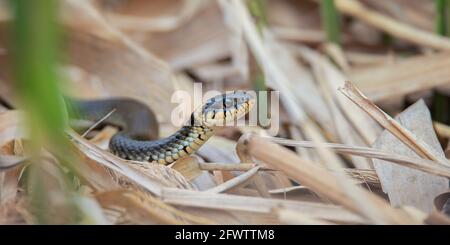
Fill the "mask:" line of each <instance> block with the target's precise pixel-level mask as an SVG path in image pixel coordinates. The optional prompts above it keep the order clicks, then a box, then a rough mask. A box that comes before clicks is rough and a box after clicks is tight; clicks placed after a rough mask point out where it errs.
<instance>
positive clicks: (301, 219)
mask: <svg viewBox="0 0 450 245" xmlns="http://www.w3.org/2000/svg"><path fill="white" fill-rule="evenodd" d="M275 213H276V214H277V216H278V219H279V220H280V222H281V223H284V224H287V225H333V223H330V222H327V221H324V220H319V219H316V218H313V217H310V216H309V215H308V214H304V213H300V212H296V211H293V210H286V209H275Z"/></svg>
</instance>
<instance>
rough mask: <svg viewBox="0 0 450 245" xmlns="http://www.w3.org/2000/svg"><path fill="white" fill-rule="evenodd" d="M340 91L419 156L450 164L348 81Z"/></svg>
mask: <svg viewBox="0 0 450 245" xmlns="http://www.w3.org/2000/svg"><path fill="white" fill-rule="evenodd" d="M339 91H341V92H342V93H343V94H344V95H345V96H346V97H347V98H349V99H350V100H351V101H353V103H355V104H356V105H358V106H359V107H360V108H361V109H363V110H364V111H365V112H366V113H367V114H369V115H370V116H371V117H372V118H373V119H374V120H375V121H377V122H378V123H379V124H380V125H381V126H382V127H384V128H385V129H387V130H388V131H389V132H391V133H392V134H393V135H394V136H396V137H397V138H398V139H399V140H400V141H402V142H403V143H404V144H405V145H407V146H408V147H409V148H411V149H412V150H413V151H414V152H416V153H417V154H418V155H419V156H421V157H423V158H426V159H430V160H433V161H437V162H439V163H441V164H443V165H446V166H448V165H449V164H450V163H449V162H448V160H447V159H445V158H443V157H441V156H439V154H436V153H435V151H434V150H433V148H431V147H430V146H429V145H428V144H426V143H425V142H423V141H421V140H419V139H418V138H417V137H416V136H415V135H414V134H413V133H412V132H411V131H409V130H408V129H406V128H404V127H403V126H402V125H400V123H398V122H397V121H396V120H394V119H393V118H392V117H391V116H389V115H388V114H386V113H385V112H384V111H382V110H381V109H380V108H379V107H378V106H376V105H375V104H374V103H373V102H372V101H370V100H369V99H368V98H367V97H366V96H364V94H363V93H362V92H361V91H360V90H359V89H358V88H356V87H355V86H354V85H353V84H352V83H351V82H349V81H347V82H346V83H345V85H344V86H343V87H341V88H340V89H339Z"/></svg>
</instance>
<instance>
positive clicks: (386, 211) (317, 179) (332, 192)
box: [243, 134, 422, 224]
mask: <svg viewBox="0 0 450 245" xmlns="http://www.w3.org/2000/svg"><path fill="white" fill-rule="evenodd" d="M243 137H245V143H246V146H247V151H248V153H249V154H250V155H252V156H253V157H254V158H257V159H259V160H261V161H264V162H265V163H266V164H268V165H270V166H272V167H274V168H276V169H279V170H280V171H283V172H284V173H286V174H287V175H288V176H289V177H290V178H292V179H294V180H295V181H297V182H298V183H302V185H305V186H307V187H308V188H310V189H311V190H313V191H314V192H316V193H318V194H320V195H322V196H324V197H326V198H328V199H329V200H330V201H332V202H333V203H336V204H340V205H342V206H344V207H345V208H347V209H349V210H351V211H353V212H356V213H359V214H360V215H363V216H365V215H364V214H362V213H360V208H359V207H358V205H366V203H355V202H353V201H352V200H351V199H349V198H347V193H345V192H344V191H343V189H342V188H340V187H339V186H340V185H339V183H337V181H336V179H335V176H333V175H332V174H331V173H330V172H328V171H327V170H326V169H324V168H321V167H319V166H317V165H316V164H314V163H311V162H309V161H306V160H305V159H302V158H300V157H298V156H297V155H296V154H295V153H293V152H291V151H289V150H288V149H286V148H283V147H281V146H279V145H277V144H273V143H270V142H267V141H266V140H264V139H262V138H261V137H259V136H256V135H253V134H248V135H245V136H243ZM268 149H270V150H268ZM280 156H282V157H280ZM356 188H360V187H356ZM360 192H361V194H362V195H363V197H364V199H365V200H367V202H371V204H372V205H373V206H375V207H376V209H377V210H373V211H374V212H376V213H377V214H379V215H380V217H379V218H380V220H383V221H384V222H386V223H389V224H420V223H422V221H420V220H417V219H414V218H413V217H411V216H409V215H408V214H406V213H405V212H404V211H402V210H396V209H394V208H392V207H391V206H390V205H389V203H387V202H386V201H385V200H383V199H382V198H380V197H378V196H376V195H375V194H372V193H370V192H367V191H365V190H363V189H362V188H361V190H360Z"/></svg>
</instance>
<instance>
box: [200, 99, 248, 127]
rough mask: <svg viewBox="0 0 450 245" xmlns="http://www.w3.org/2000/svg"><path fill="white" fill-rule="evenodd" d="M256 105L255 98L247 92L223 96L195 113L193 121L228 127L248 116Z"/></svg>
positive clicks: (208, 101) (209, 101) (207, 102)
mask: <svg viewBox="0 0 450 245" xmlns="http://www.w3.org/2000/svg"><path fill="white" fill-rule="evenodd" d="M254 104H255V98H253V96H252V95H250V94H249V93H247V92H245V91H233V92H229V93H225V94H221V95H218V96H215V97H213V98H210V99H209V100H207V101H206V103H205V104H204V105H203V106H202V107H200V108H199V109H197V110H196V111H194V113H193V114H192V118H191V120H194V121H195V123H201V124H202V125H206V126H228V125H227V123H228V122H235V121H236V120H237V119H239V118H241V117H243V116H244V115H245V114H247V113H248V112H249V111H250V110H251V109H252V108H253V105H254ZM230 126H232V125H230ZM233 126H234V125H233Z"/></svg>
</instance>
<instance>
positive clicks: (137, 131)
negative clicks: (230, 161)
mask: <svg viewBox="0 0 450 245" xmlns="http://www.w3.org/2000/svg"><path fill="white" fill-rule="evenodd" d="M70 104H71V105H72V106H71V107H72V111H73V112H74V113H72V115H71V117H72V118H78V119H86V120H89V121H98V120H100V119H101V118H102V117H104V116H105V115H106V114H108V113H109V112H111V111H113V110H114V113H113V114H111V116H110V117H108V118H107V119H105V121H104V123H106V124H112V125H115V126H118V127H120V128H121V131H120V132H118V133H117V134H115V135H114V136H113V137H112V138H111V140H110V143H109V150H110V151H111V152H112V153H114V154H115V155H117V156H119V157H121V158H124V159H127V160H134V161H148V162H157V163H160V164H170V163H172V162H174V161H176V160H178V159H180V158H182V157H184V156H187V155H190V154H191V153H193V152H195V151H196V150H197V149H199V148H200V147H201V146H202V145H203V144H204V143H205V142H206V141H207V140H208V139H209V138H210V137H211V136H212V135H213V132H214V128H215V127H216V126H222V125H223V123H225V122H230V121H235V120H237V119H238V118H240V117H242V116H244V115H245V114H246V113H247V112H249V111H250V109H251V108H252V106H253V104H254V98H253V97H252V96H251V95H249V94H248V93H246V92H244V91H234V92H232V93H227V94H222V95H219V96H216V97H213V98H211V99H209V100H208V101H207V102H206V103H205V104H204V105H203V106H202V107H201V108H198V109H197V110H195V111H194V112H193V113H192V115H191V117H190V120H189V122H188V123H187V124H186V126H183V127H182V128H181V129H179V130H178V131H176V132H175V133H174V134H172V135H170V136H168V137H166V138H162V139H157V138H158V123H157V120H156V117H155V115H154V113H153V112H152V111H151V110H150V109H149V108H148V107H147V106H146V105H144V104H142V103H140V102H138V101H135V100H131V99H106V100H93V101H85V100H75V99H71V100H70Z"/></svg>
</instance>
